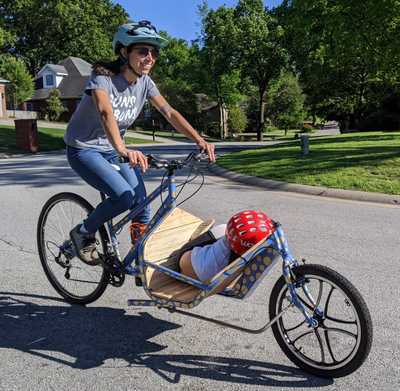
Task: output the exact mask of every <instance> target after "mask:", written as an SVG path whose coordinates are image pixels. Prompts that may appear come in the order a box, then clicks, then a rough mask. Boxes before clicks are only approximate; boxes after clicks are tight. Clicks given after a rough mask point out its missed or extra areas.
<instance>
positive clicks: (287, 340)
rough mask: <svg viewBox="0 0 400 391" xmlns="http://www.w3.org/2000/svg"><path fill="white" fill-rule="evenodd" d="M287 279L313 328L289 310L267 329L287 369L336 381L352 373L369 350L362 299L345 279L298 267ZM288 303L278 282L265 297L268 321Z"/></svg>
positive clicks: (317, 267) (367, 319)
mask: <svg viewBox="0 0 400 391" xmlns="http://www.w3.org/2000/svg"><path fill="white" fill-rule="evenodd" d="M293 273H294V275H295V276H296V293H297V295H298V297H299V299H300V301H301V302H302V303H303V305H304V306H305V307H306V308H307V311H308V313H309V314H310V315H313V316H314V318H316V319H317V321H318V326H317V327H316V328H311V327H309V326H308V324H307V323H306V321H305V318H304V316H303V314H302V313H301V312H300V310H298V309H297V307H292V308H291V309H290V310H288V311H286V312H285V314H284V315H283V316H282V317H281V318H280V319H279V320H278V321H277V322H276V323H274V325H273V326H272V331H273V333H274V336H275V339H276V340H277V342H278V344H279V346H280V347H281V349H282V350H283V352H284V353H285V354H286V356H287V357H288V358H289V359H290V360H291V361H292V362H293V363H295V364H296V365H297V366H299V367H300V368H302V369H304V370H305V371H307V372H309V373H312V374H314V375H317V376H322V377H341V376H346V375H348V374H350V373H352V372H354V371H355V370H356V369H357V368H359V367H360V366H361V365H362V363H363V362H364V361H365V359H366V358H367V356H368V354H369V351H370V349H371V344H372V321H371V316H370V313H369V311H368V308H367V305H366V304H365V301H364V299H363V298H362V296H361V295H360V293H359V292H358V291H357V289H356V288H355V287H354V286H353V285H352V284H351V283H350V282H349V281H348V280H347V279H346V278H344V277H343V276H342V275H340V274H339V273H337V272H335V271H334V270H332V269H329V268H328V267H325V266H321V265H312V264H310V265H303V266H299V267H296V268H294V269H293ZM289 297H290V294H289V290H288V287H287V285H286V282H285V279H284V278H283V276H282V277H281V278H280V279H279V280H278V281H277V282H276V284H275V286H274V287H273V289H272V292H271V298H270V302H269V313H270V318H271V319H272V318H274V317H275V316H276V315H277V314H279V313H280V312H281V311H282V309H283V308H284V307H286V306H287V305H288V304H289ZM317 308H318V309H317ZM319 310H322V311H319Z"/></svg>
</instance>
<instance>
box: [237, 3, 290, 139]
mask: <svg viewBox="0 0 400 391" xmlns="http://www.w3.org/2000/svg"><path fill="white" fill-rule="evenodd" d="M234 16H235V25H236V26H237V28H236V30H235V31H236V34H235V37H234V38H235V42H236V43H237V45H236V47H237V50H238V51H237V55H236V61H237V63H238V65H239V66H240V69H241V72H242V76H243V78H245V77H249V78H250V80H251V81H252V82H253V83H254V85H255V86H257V88H258V113H259V114H258V125H257V139H258V140H262V131H263V127H264V102H265V97H266V92H267V87H268V84H269V82H270V81H271V80H272V79H274V78H276V77H277V76H278V75H279V74H280V72H281V71H282V69H283V68H285V67H286V65H287V62H288V54H287V51H286V50H285V48H284V47H283V37H284V30H283V28H282V27H281V26H280V25H279V24H278V21H277V19H276V18H275V17H273V16H272V15H271V14H270V13H268V12H267V11H266V10H265V9H264V6H263V2H262V0H239V2H238V5H237V7H236V9H235V14H234Z"/></svg>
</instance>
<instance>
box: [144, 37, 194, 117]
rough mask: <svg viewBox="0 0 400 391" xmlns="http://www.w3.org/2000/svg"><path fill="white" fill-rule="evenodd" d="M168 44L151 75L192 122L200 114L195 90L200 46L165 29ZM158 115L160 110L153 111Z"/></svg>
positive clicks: (174, 105)
mask: <svg viewBox="0 0 400 391" xmlns="http://www.w3.org/2000/svg"><path fill="white" fill-rule="evenodd" d="M162 34H163V36H164V37H165V38H166V39H168V45H167V47H165V48H164V49H163V50H161V52H160V56H159V58H158V60H157V64H156V66H155V68H154V70H153V72H152V78H153V79H154V81H155V82H156V83H157V86H158V88H159V89H160V90H161V91H162V93H163V95H164V96H165V97H166V99H167V100H168V102H169V103H170V104H171V105H172V106H173V107H175V108H177V109H178V110H179V111H180V112H181V113H182V114H183V115H184V116H185V117H186V118H187V119H188V120H189V121H190V122H193V123H195V122H196V121H197V118H198V115H197V114H198V107H197V102H196V96H195V93H196V90H197V88H198V79H199V77H198V72H197V71H198V65H197V63H198V49H197V48H196V47H194V46H192V47H190V46H189V45H188V43H187V42H186V41H185V40H183V39H176V38H172V37H170V36H168V34H167V33H165V32H162ZM153 115H155V116H156V117H157V116H158V114H157V113H155V114H153Z"/></svg>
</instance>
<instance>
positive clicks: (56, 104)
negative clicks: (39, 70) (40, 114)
mask: <svg viewBox="0 0 400 391" xmlns="http://www.w3.org/2000/svg"><path fill="white" fill-rule="evenodd" d="M46 103H47V107H46V110H45V111H46V116H47V117H48V119H49V120H50V121H57V120H58V119H59V118H60V115H61V114H62V113H64V111H67V109H66V108H65V107H64V106H63V105H62V103H61V100H60V91H59V90H57V89H56V88H54V89H52V90H51V91H50V93H49V97H48V98H47V100H46Z"/></svg>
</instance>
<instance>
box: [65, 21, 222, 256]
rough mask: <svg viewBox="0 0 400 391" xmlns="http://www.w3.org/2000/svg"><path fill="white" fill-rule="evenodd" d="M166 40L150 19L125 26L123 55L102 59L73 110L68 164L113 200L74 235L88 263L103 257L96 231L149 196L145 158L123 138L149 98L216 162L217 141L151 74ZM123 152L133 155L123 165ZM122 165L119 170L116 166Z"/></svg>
mask: <svg viewBox="0 0 400 391" xmlns="http://www.w3.org/2000/svg"><path fill="white" fill-rule="evenodd" d="M166 44H167V40H166V39H165V38H163V37H162V36H160V35H159V34H158V33H157V30H156V28H155V27H154V26H152V25H151V24H150V22H148V21H140V22H138V23H128V24H124V25H122V26H120V27H119V28H118V31H117V33H116V34H115V36H114V39H113V49H114V52H115V53H116V54H117V55H118V59H117V60H116V61H114V62H110V63H97V64H95V65H94V72H93V73H92V75H91V78H90V80H89V82H88V84H87V86H86V88H85V94H84V96H83V98H82V100H81V102H80V104H79V106H78V107H77V109H76V111H75V112H74V114H73V116H72V118H71V120H70V122H69V124H68V127H67V131H66V134H65V137H64V140H65V143H66V145H67V157H68V162H69V164H70V165H71V167H72V168H73V170H74V171H75V172H76V173H77V174H78V175H79V176H80V177H81V178H82V179H83V180H84V181H86V182H87V183H88V184H89V185H91V186H93V187H94V188H95V189H97V190H99V191H102V192H104V193H105V194H107V195H108V198H107V199H106V200H105V201H103V202H101V203H100V204H99V205H98V206H97V207H96V209H95V210H94V211H93V212H92V213H90V215H89V216H88V217H87V218H86V219H85V220H84V221H83V222H82V223H80V224H78V225H77V226H76V227H75V228H73V229H72V231H71V233H70V236H71V239H72V242H73V244H74V246H75V248H76V250H77V253H78V256H79V257H80V258H81V259H82V260H83V261H85V262H89V263H90V262H93V261H97V260H98V257H99V256H98V253H97V251H96V244H95V243H96V240H95V232H96V231H97V230H98V228H99V227H100V226H102V225H103V224H104V223H105V222H106V221H108V220H110V219H112V218H113V217H115V216H117V215H119V214H120V213H123V212H125V211H127V210H128V209H131V208H133V207H134V206H135V205H136V204H138V203H139V202H141V201H142V200H144V199H145V197H146V190H145V186H144V183H143V178H142V172H145V171H146V169H147V168H148V164H147V159H146V156H145V155H144V154H143V153H142V152H140V151H139V150H128V149H127V148H126V145H125V144H124V141H123V136H124V134H125V132H126V129H128V127H129V126H131V125H132V123H133V122H134V120H135V119H136V118H137V117H138V115H139V114H140V112H141V110H142V108H143V105H144V103H145V101H146V99H148V100H149V101H150V102H151V103H152V105H153V106H154V107H155V108H156V109H157V110H158V111H159V112H160V113H161V114H162V115H163V116H164V117H165V118H166V119H167V121H168V122H169V123H170V124H171V125H172V126H173V127H174V128H175V129H177V130H178V131H179V132H181V133H183V134H184V135H186V136H187V137H188V138H190V139H192V140H193V141H194V142H196V144H197V145H198V147H199V148H200V149H201V150H203V151H205V152H206V153H207V154H208V156H209V159H210V161H215V154H214V145H212V144H209V143H207V142H206V141H205V140H204V139H203V138H202V137H201V136H200V135H199V134H198V132H197V131H196V130H195V129H194V128H193V127H192V126H191V125H190V124H189V123H188V122H187V121H186V120H185V118H184V117H183V116H182V115H181V114H180V113H179V112H178V111H177V110H175V109H173V108H172V107H171V106H170V105H169V104H168V102H167V101H166V100H165V99H164V97H163V96H162V95H161V94H160V92H159V91H158V89H157V87H156V85H155V83H154V82H153V81H152V79H151V78H150V77H149V76H148V74H149V73H150V71H151V69H152V67H153V66H154V64H155V62H156V59H157V57H158V54H159V49H160V48H162V47H164V46H165V45H166ZM120 156H123V157H126V158H128V159H129V164H121V163H119V161H118V158H119V157H120ZM115 164H117V165H119V167H120V170H119V171H117V170H115V169H114V168H113V166H112V165H115ZM149 220H150V208H149V207H148V208H147V209H145V210H144V211H143V213H141V214H140V215H138V216H136V217H135V221H133V222H132V224H131V227H130V232H131V239H132V241H133V242H134V241H135V240H136V238H137V237H138V236H140V235H141V234H142V233H143V231H144V229H145V227H146V225H147V224H148V222H149Z"/></svg>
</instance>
